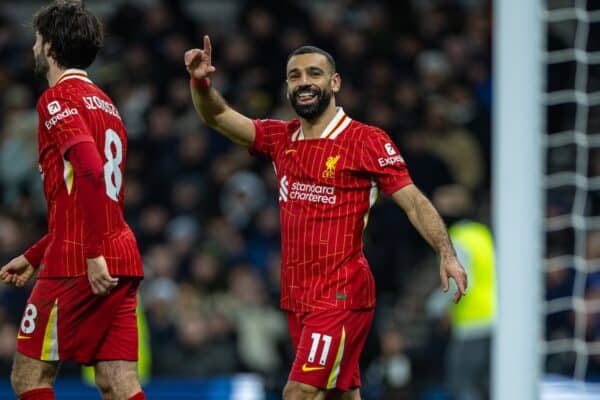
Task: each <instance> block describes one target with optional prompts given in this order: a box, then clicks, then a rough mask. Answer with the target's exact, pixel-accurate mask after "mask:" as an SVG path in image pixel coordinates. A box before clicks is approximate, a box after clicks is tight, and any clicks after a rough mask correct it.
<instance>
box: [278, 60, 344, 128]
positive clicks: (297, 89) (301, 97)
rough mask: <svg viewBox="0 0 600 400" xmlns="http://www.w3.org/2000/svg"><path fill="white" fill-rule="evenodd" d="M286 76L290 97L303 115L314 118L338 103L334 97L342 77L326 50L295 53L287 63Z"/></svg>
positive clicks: (310, 118)
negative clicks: (327, 55)
mask: <svg viewBox="0 0 600 400" xmlns="http://www.w3.org/2000/svg"><path fill="white" fill-rule="evenodd" d="M286 77H287V96H288V99H289V100H290V103H291V104H292V107H293V108H294V110H295V111H296V113H297V114H298V115H299V116H300V117H301V118H304V119H307V120H314V119H316V118H318V117H319V116H320V115H321V114H323V112H324V111H325V110H326V109H327V107H329V106H331V107H335V100H334V99H332V98H333V96H334V94H335V93H337V92H338V91H339V90H340V85H341V79H340V75H339V74H338V73H337V72H334V71H333V67H332V65H331V64H330V63H329V62H328V61H327V58H325V56H323V55H322V54H319V53H306V54H298V55H295V56H292V57H291V58H290V60H289V61H288V64H287V72H286Z"/></svg>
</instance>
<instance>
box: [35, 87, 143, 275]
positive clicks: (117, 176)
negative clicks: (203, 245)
mask: <svg viewBox="0 0 600 400" xmlns="http://www.w3.org/2000/svg"><path fill="white" fill-rule="evenodd" d="M38 113H39V114H40V121H39V127H38V141H39V164H40V172H41V174H42V179H43V182H44V192H45V195H46V201H47V204H48V232H49V235H50V236H51V240H50V242H49V244H48V247H47V248H46V251H45V254H44V258H43V261H42V263H43V264H44V269H43V270H42V272H40V276H46V277H50V276H77V275H81V274H83V273H85V258H84V255H83V242H84V240H85V235H86V233H85V232H86V226H85V221H84V219H83V215H82V212H81V209H80V207H79V205H78V187H77V185H76V184H75V182H76V181H75V179H74V170H73V167H72V165H71V163H70V162H69V161H68V160H67V159H66V158H65V157H63V153H62V152H63V151H64V149H65V148H68V147H69V143H70V142H69V140H71V139H68V138H69V137H71V138H75V137H77V136H79V137H80V138H81V134H85V135H89V136H91V138H92V139H93V141H94V143H95V145H96V147H97V149H98V152H99V154H100V157H101V159H102V163H103V171H104V181H105V195H106V196H107V197H108V198H109V201H107V202H106V209H105V210H103V211H101V212H103V214H104V215H106V224H107V226H106V229H107V231H106V232H107V233H106V236H105V237H104V238H103V242H102V252H103V255H104V257H105V258H106V260H107V263H108V266H109V271H110V273H111V274H113V275H132V276H142V275H143V270H142V265H141V259H140V255H139V251H138V249H137V243H136V240H135V237H134V235H133V233H132V232H131V229H130V228H129V226H128V225H127V224H126V222H125V219H124V217H123V192H124V168H125V160H126V154H127V132H126V130H125V127H124V125H123V122H122V120H121V117H120V115H119V113H118V111H117V108H116V107H115V106H114V105H113V103H112V101H111V100H110V98H109V97H108V96H107V95H106V94H105V93H104V92H103V91H102V90H100V89H99V88H98V87H97V86H95V85H94V84H93V83H91V81H89V79H87V78H85V79H84V78H77V77H76V78H71V79H68V80H65V81H64V82H60V81H59V84H57V85H56V86H55V87H53V88H51V89H49V91H48V92H46V93H45V94H44V95H42V98H41V99H40V102H39V104H38ZM74 116H77V118H74ZM61 120H62V121H61ZM65 130H81V131H82V132H81V134H80V133H79V132H75V133H73V132H70V133H65ZM59 135H64V136H63V138H62V139H60V140H59V139H58V136H59ZM89 136H86V137H87V139H89ZM65 138H67V139H65ZM73 140H75V139H73ZM79 140H80V139H79ZM61 146H62V148H61Z"/></svg>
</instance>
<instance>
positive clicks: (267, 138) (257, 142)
mask: <svg viewBox="0 0 600 400" xmlns="http://www.w3.org/2000/svg"><path fill="white" fill-rule="evenodd" d="M252 122H253V123H254V143H252V146H250V148H249V152H250V154H252V155H259V154H262V155H266V156H268V157H270V158H271V159H273V155H274V154H275V151H276V149H277V146H278V144H280V143H282V142H285V138H286V134H287V133H288V123H287V122H285V121H279V120H275V119H255V120H253V121H252Z"/></svg>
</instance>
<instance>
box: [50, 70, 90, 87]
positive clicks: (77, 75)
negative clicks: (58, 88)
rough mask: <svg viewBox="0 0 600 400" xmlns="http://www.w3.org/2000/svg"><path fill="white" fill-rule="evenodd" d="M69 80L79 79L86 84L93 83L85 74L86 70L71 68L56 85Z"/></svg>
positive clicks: (61, 76) (60, 77) (59, 78)
mask: <svg viewBox="0 0 600 400" xmlns="http://www.w3.org/2000/svg"><path fill="white" fill-rule="evenodd" d="M68 79H79V80H82V81H84V82H88V83H93V82H92V81H91V80H90V78H88V74H87V72H85V70H83V69H79V68H69V69H66V70H65V72H63V73H62V74H61V75H60V76H59V77H58V79H57V80H56V84H59V83H61V82H64V81H66V80H68Z"/></svg>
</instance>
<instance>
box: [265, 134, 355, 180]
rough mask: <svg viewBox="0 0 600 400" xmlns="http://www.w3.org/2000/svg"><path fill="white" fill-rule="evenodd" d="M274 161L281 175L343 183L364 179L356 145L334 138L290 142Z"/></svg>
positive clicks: (289, 177) (297, 178)
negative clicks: (361, 175)
mask: <svg viewBox="0 0 600 400" xmlns="http://www.w3.org/2000/svg"><path fill="white" fill-rule="evenodd" d="M274 164H275V169H276V172H277V176H278V177H279V178H283V177H287V178H288V179H294V180H295V181H301V182H303V183H311V184H314V183H318V184H322V185H334V186H339V185H345V184H348V183H352V182H355V181H356V180H357V179H360V175H359V174H358V171H359V169H360V168H359V162H358V154H357V149H356V146H348V145H345V144H344V143H343V142H337V141H333V140H305V141H299V142H290V143H288V144H287V145H286V146H284V147H283V148H281V150H280V151H279V152H278V154H277V157H276V158H275V160H274Z"/></svg>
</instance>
